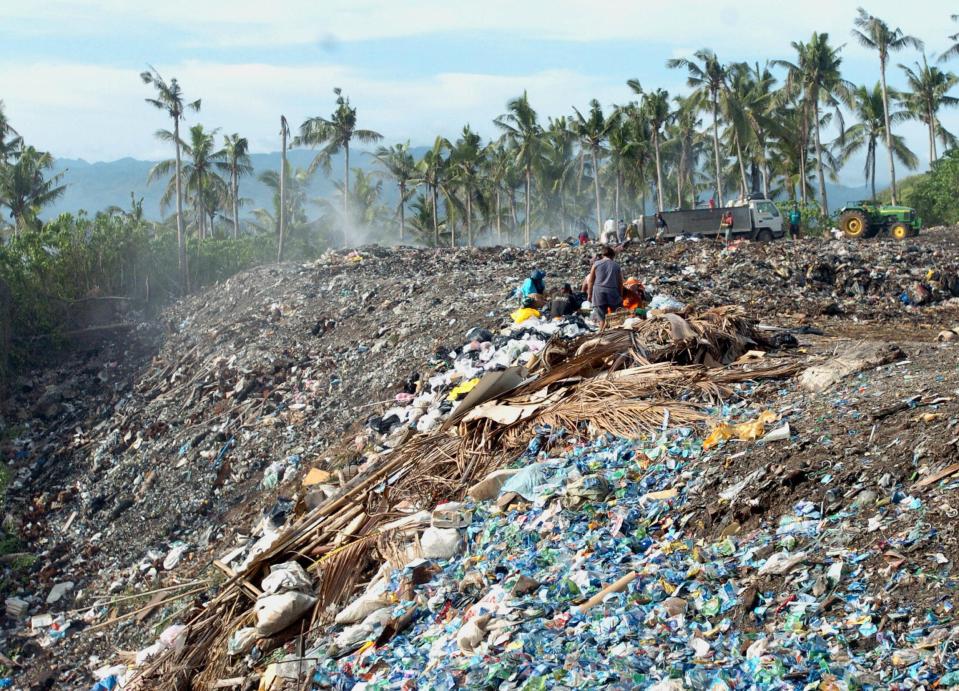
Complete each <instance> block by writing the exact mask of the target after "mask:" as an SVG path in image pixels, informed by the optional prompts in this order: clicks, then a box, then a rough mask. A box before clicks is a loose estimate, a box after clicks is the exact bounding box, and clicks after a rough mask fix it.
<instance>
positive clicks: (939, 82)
mask: <svg viewBox="0 0 959 691" xmlns="http://www.w3.org/2000/svg"><path fill="white" fill-rule="evenodd" d="M899 67H900V69H902V71H903V72H904V73H905V74H906V83H907V84H908V85H909V89H910V90H911V91H910V92H909V93H906V94H903V104H904V105H905V106H906V108H907V109H908V110H909V112H910V113H911V114H912V117H913V118H915V119H917V120H919V121H920V122H922V123H924V124H925V125H926V127H928V128H929V163H933V162H934V161H935V160H936V159H937V158H938V152H937V151H936V137H937V136H940V135H941V136H942V138H943V145H944V146H945V145H946V143H947V142H948V141H950V139H952V138H953V137H952V134H950V133H949V132H948V131H946V130H945V129H944V128H943V127H942V123H940V122H939V110H940V109H941V108H955V107H956V106H957V105H959V98H956V97H955V96H950V95H949V92H950V91H951V90H952V88H953V87H955V86H956V85H957V84H959V77H957V76H956V75H955V74H953V73H952V72H943V71H942V70H941V69H939V68H938V67H936V66H934V65H932V66H930V65H929V62H928V61H927V60H926V54H925V53H923V55H922V64H921V65H920V64H919V63H918V62H916V68H915V69H912V68H911V67H907V66H906V65H899Z"/></svg>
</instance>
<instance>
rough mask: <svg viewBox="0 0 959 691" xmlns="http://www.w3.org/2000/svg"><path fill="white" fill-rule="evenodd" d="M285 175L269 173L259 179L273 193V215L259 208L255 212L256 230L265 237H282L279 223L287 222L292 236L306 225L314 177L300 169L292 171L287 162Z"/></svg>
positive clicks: (264, 173) (272, 171) (273, 171)
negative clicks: (309, 194)
mask: <svg viewBox="0 0 959 691" xmlns="http://www.w3.org/2000/svg"><path fill="white" fill-rule="evenodd" d="M284 163H285V166H286V171H285V172H284V171H275V170H266V171H263V172H262V173H260V175H259V177H258V179H259V181H260V182H262V183H263V184H264V185H266V186H267V187H268V188H269V189H270V190H272V191H273V209H272V211H270V210H267V209H263V208H258V209H253V212H252V213H253V217H254V219H256V220H255V222H254V224H253V225H254V226H255V227H257V228H258V229H259V230H260V231H262V232H264V233H272V234H274V235H277V236H278V235H279V232H280V220H281V219H283V218H285V219H286V220H287V225H288V233H289V234H290V235H292V234H293V232H295V231H296V230H297V229H299V228H302V227H303V226H305V225H306V223H307V216H306V203H307V195H308V191H309V190H308V187H309V184H310V179H311V178H312V177H313V173H310V172H309V171H306V170H303V169H302V168H297V169H296V170H290V164H289V162H288V161H286V162H284ZM281 179H282V180H283V181H284V185H285V187H284V189H283V192H284V193H285V194H283V195H281V194H280V183H281Z"/></svg>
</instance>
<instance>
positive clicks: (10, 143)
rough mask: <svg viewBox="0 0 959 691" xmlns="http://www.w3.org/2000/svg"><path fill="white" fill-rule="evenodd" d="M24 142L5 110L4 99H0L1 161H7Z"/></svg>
mask: <svg viewBox="0 0 959 691" xmlns="http://www.w3.org/2000/svg"><path fill="white" fill-rule="evenodd" d="M8 137H9V139H8ZM22 144H23V140H22V139H20V136H19V134H18V133H17V131H16V130H15V129H13V126H12V125H11V124H10V121H9V120H7V116H6V114H5V113H4V112H3V100H2V99H0V163H3V162H4V161H6V160H7V159H8V158H9V157H10V156H11V155H12V154H13V152H14V151H16V150H17V149H19V148H20V147H21V146H22Z"/></svg>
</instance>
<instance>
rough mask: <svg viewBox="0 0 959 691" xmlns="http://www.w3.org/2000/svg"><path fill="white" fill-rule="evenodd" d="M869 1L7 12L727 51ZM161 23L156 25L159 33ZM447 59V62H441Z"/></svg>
mask: <svg viewBox="0 0 959 691" xmlns="http://www.w3.org/2000/svg"><path fill="white" fill-rule="evenodd" d="M859 4H861V0H804V1H803V2H793V3H781V2H769V1H768V0H735V1H733V0H723V1H722V2H711V1H707V0H674V1H673V2H651V1H649V0H646V1H637V0H593V2H589V3H585V2H582V1H581V0H525V1H524V2H516V1H515V0H486V1H485V2H483V3H482V4H480V3H476V2H471V3H466V2H453V1H450V0H416V1H415V2H398V1H397V0H325V1H324V2H317V1H316V0H279V1H278V2H274V3H271V4H269V5H264V4H263V3H262V2H261V1H260V0H203V1H202V2H196V0H164V2H154V1H147V0H48V1H47V2H43V3H37V2H33V3H19V6H14V7H12V8H5V12H6V13H7V15H8V17H9V18H10V19H18V18H19V19H21V20H22V21H25V22H27V23H28V25H29V26H30V27H31V28H32V29H34V30H41V27H45V28H46V30H47V31H49V32H51V33H57V32H70V33H71V34H72V33H75V32H96V31H97V30H98V27H99V28H100V29H99V30H100V31H102V32H104V35H108V34H107V33H106V32H109V31H113V30H114V28H115V26H116V25H117V23H121V24H122V23H129V22H133V23H136V24H137V25H140V26H143V25H149V24H151V23H153V24H158V25H166V26H174V27H178V28H180V29H182V30H185V31H187V32H189V33H191V34H196V36H197V40H198V41H202V42H207V43H210V44H215V45H230V46H278V45H300V44H310V43H315V42H318V41H322V40H324V39H325V38H326V37H331V36H332V37H335V38H336V39H337V40H341V41H354V40H364V39H378V38H390V37H400V36H419V35H426V34H431V33H438V32H452V33H463V32H475V31H480V32H482V31H498V32H508V33H514V34H516V35H519V36H522V37H524V38H527V39H535V38H546V39H563V40H573V41H600V40H610V39H623V40H634V41H637V42H640V41H656V42H661V43H674V42H675V41H677V40H681V41H682V42H683V43H684V44H687V45H696V46H700V45H710V46H714V47H715V48H716V49H717V50H720V51H722V52H738V51H742V50H753V51H756V50H762V51H777V52H783V51H785V50H786V49H787V48H788V45H789V42H790V41H791V40H794V39H796V38H805V37H807V36H808V35H809V34H810V33H812V31H814V30H815V31H825V32H828V33H830V34H831V35H833V36H834V37H835V38H836V39H837V40H839V41H847V40H849V31H850V28H851V24H852V19H853V17H854V16H855V12H856V7H857V6H858V5H859ZM868 5H869V10H870V11H871V12H874V13H875V14H877V15H879V16H882V17H884V18H886V19H887V20H888V21H889V22H890V23H891V24H893V25H898V26H902V27H903V29H904V30H905V31H907V32H908V33H913V34H916V35H920V36H925V37H927V38H928V39H929V40H930V41H931V42H932V43H933V49H936V50H938V49H941V48H942V47H944V46H945V45H946V35H947V34H949V33H953V31H954V30H955V28H956V25H953V24H951V23H950V22H949V15H950V14H951V13H952V12H954V11H955V8H954V7H953V3H952V2H951V1H950V0H923V2H922V8H921V9H922V11H921V12H917V11H914V9H910V8H908V7H906V6H903V5H902V3H901V2H899V1H898V0H872V2H870V3H868ZM159 29H160V27H158V30H159ZM437 57H438V59H439V60H442V56H437Z"/></svg>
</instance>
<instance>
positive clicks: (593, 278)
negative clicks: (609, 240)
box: [586, 246, 623, 328]
mask: <svg viewBox="0 0 959 691" xmlns="http://www.w3.org/2000/svg"><path fill="white" fill-rule="evenodd" d="M615 256H616V251H615V250H613V248H612V247H609V246H606V247H604V248H603V251H602V254H601V256H600V258H599V261H597V262H595V263H594V264H593V268H592V269H590V270H589V276H587V277H586V294H587V296H588V298H589V301H590V302H591V303H592V305H593V315H594V316H595V317H596V320H597V321H598V322H599V323H600V325H601V328H605V326H606V315H607V314H609V313H610V312H613V311H615V310H618V309H619V308H620V307H622V306H623V271H622V269H621V268H620V267H619V264H617V263H616V261H615V260H614V257H615Z"/></svg>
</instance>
